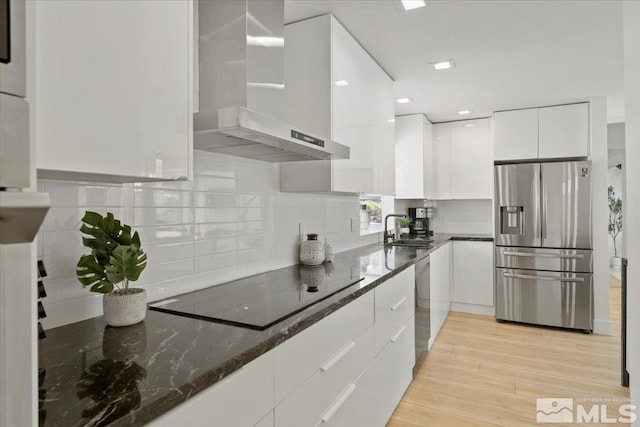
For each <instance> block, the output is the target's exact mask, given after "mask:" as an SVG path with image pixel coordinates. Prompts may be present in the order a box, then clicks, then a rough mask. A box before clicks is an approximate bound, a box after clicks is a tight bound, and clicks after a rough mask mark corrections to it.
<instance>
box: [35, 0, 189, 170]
mask: <svg viewBox="0 0 640 427" xmlns="http://www.w3.org/2000/svg"><path fill="white" fill-rule="evenodd" d="M34 7H35V16H36V25H35V64H36V66H35V67H34V68H35V79H36V84H35V87H36V91H35V99H34V100H33V103H32V105H33V106H34V107H35V138H36V147H37V160H36V161H37V167H38V176H39V177H44V178H62V179H83V180H100V181H110V182H135V181H157V180H165V179H168V180H174V179H188V178H189V177H190V174H191V168H190V165H191V162H192V134H193V129H192V116H193V67H194V66H193V2H192V1H133V2H114V1H107V0H96V1H73V0H71V1H68V0H67V1H64V0H61V1H39V2H34Z"/></svg>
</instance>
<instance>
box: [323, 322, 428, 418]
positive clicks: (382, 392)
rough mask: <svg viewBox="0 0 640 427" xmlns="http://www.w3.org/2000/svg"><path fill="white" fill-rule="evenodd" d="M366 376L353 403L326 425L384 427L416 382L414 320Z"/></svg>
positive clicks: (401, 329)
mask: <svg viewBox="0 0 640 427" xmlns="http://www.w3.org/2000/svg"><path fill="white" fill-rule="evenodd" d="M395 335H396V336H395V341H390V342H389V345H387V346H386V347H385V348H384V350H382V352H381V353H380V354H379V355H378V357H377V358H376V359H375V360H374V361H373V363H372V364H371V365H370V366H369V368H367V370H366V371H365V373H364V374H362V376H361V377H360V378H358V380H357V381H356V383H355V389H354V391H353V393H352V394H351V396H349V399H347V400H346V401H345V402H344V404H343V405H342V406H341V407H340V408H339V410H337V411H336V412H335V414H334V415H333V417H332V418H331V419H330V420H329V422H327V423H326V426H327V427H328V426H331V427H356V426H358V427H359V426H366V427H373V426H376V427H384V426H385V425H386V424H387V421H389V418H390V417H391V415H392V414H393V411H394V410H395V408H396V406H397V405H398V402H400V399H401V398H402V395H403V394H404V392H405V390H406V389H407V387H408V386H409V384H410V383H411V380H412V379H413V365H414V360H415V356H414V354H415V353H414V351H415V348H414V318H413V316H412V317H411V318H410V319H409V320H408V321H407V323H405V324H404V325H402V326H401V328H400V329H399V330H398V331H397V333H396V334H395Z"/></svg>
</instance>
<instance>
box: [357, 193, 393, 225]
mask: <svg viewBox="0 0 640 427" xmlns="http://www.w3.org/2000/svg"><path fill="white" fill-rule="evenodd" d="M391 212H393V197H392V196H381V195H379V194H361V195H360V234H361V235H362V234H370V233H378V232H382V231H384V217H385V215H386V214H388V213H391Z"/></svg>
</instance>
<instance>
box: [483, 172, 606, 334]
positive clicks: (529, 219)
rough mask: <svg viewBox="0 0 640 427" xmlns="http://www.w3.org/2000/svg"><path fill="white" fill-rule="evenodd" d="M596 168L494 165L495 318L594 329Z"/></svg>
mask: <svg viewBox="0 0 640 427" xmlns="http://www.w3.org/2000/svg"><path fill="white" fill-rule="evenodd" d="M591 249H592V233H591V162H588V161H578V162H554V163H521V164H508V165H497V166H495V267H496V268H495V291H496V292H495V295H496V319H498V320H508V321H515V322H523V323H531V324H538V325H547V326H557V327H562V328H573V329H581V330H584V331H585V332H587V331H589V332H590V331H592V330H593V274H592V273H593V261H592V250H591Z"/></svg>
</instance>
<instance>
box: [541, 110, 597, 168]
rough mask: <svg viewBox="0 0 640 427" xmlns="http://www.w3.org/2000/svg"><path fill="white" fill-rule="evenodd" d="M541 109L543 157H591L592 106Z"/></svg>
mask: <svg viewBox="0 0 640 427" xmlns="http://www.w3.org/2000/svg"><path fill="white" fill-rule="evenodd" d="M539 110H540V111H539V114H540V122H539V133H540V141H539V143H540V145H539V158H541V159H551V158H563V157H586V156H587V155H588V154H589V104H586V103H584V104H573V105H560V106H557V107H545V108H540V109H539Z"/></svg>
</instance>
